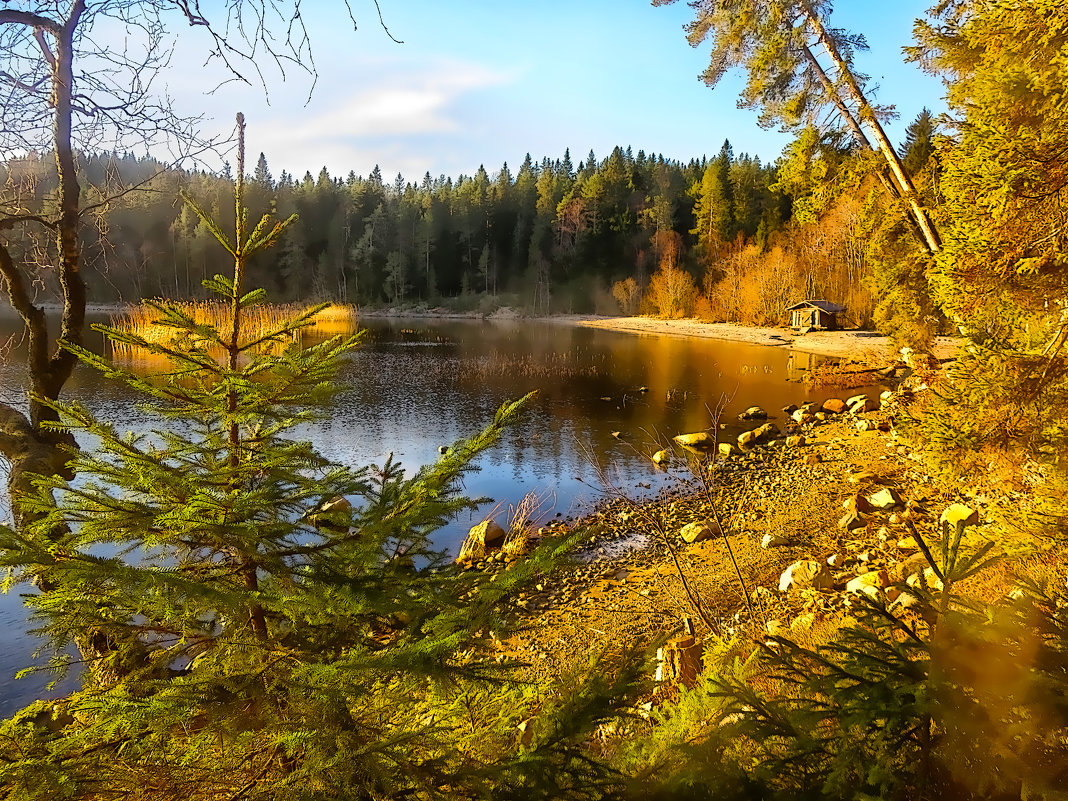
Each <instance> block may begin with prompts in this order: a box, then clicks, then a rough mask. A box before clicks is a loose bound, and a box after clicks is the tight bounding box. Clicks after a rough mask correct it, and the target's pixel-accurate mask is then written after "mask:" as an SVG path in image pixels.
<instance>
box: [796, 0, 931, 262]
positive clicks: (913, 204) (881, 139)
mask: <svg viewBox="0 0 1068 801" xmlns="http://www.w3.org/2000/svg"><path fill="white" fill-rule="evenodd" d="M801 9H802V15H803V17H804V20H805V24H806V25H808V26H809V27H810V28H811V30H812V32H813V33H814V34H815V36H816V39H817V40H818V41H819V43H820V45H822V46H823V48H824V50H826V51H827V55H829V56H830V58H831V60H832V61H833V62H834V65H835V67H837V68H838V74H839V76H840V79H841V82H842V84H843V85H844V86H845V89H846V92H848V94H849V98H850V100H852V101H853V103H855V104H856V107H857V113H858V114H859V115H860V119H859V120H857V119H856V118H855V117H854V116H853V115H852V114H848V115H847V117H846V118H847V120H848V121H849V122H850V123H851V124H852V126H853V127H854V129H856V128H857V127H859V126H860V125H861V124H864V125H867V126H868V128H869V129H870V130H871V132H872V134H873V135H874V136H875V141H876V144H877V145H878V147H877V148H872V149H873V150H877V151H878V152H879V153H880V154H881V155H882V156H883V158H884V159H885V160H886V165H887V167H888V168H889V169H890V172H891V174H892V175H893V177H894V180H895V182H896V184H897V187H896V188H897V190H898V191H897V193H896V194H898V195H899V196H900V197H901V198H902V199H903V200H904V201H905V203H906V204H908V207H909V210H910V212H911V216H912V218H913V220H914V222H915V223H916V225H917V226H918V227H919V229H920V232H921V234H922V240H923V243H924V245H925V246H926V248H927V250H928V251H930V252H931V253H937V252H938V251H940V250H941V249H942V239H941V237H940V236H939V235H938V231H937V229H936V228H935V226H934V223H933V222H931V218H930V215H928V213H927V209H926V208H924V206H923V204H922V203H921V202H920V197H919V194H918V193H917V192H916V187H915V186H914V185H913V183H912V179H911V178H909V176H908V173H906V172H905V168H904V166H903V165H902V164H901V159H900V158H899V157H898V155H897V151H896V150H894V146H893V145H892V144H890V140H889V139H888V138H887V136H886V131H884V130H883V126H882V124H881V123H880V122H879V118H878V117H877V115H876V114H875V109H873V108H872V107H871V104H870V103H869V102H868V99H867V98H866V97H865V96H864V92H863V91H862V90H861V88H860V86H859V85H858V84H857V80H856V78H855V77H854V76H853V72H852V70H850V69H849V65H848V64H846V63H845V60H844V59H843V58H842V55H841V53H840V52H839V51H838V47H837V45H835V43H834V40H833V39H832V38H831V37H830V36H828V35H827V30H826V29H825V28H824V27H823V23H822V22H821V21H820V18H819V16H818V15H817V14H816V13H815V12H814V11H813V10H812V8H811V7H810V6H809V4H808V3H806V2H803V3H801ZM820 73H821V74H822V73H823V71H822V69H820ZM831 99H832V100H834V101H835V105H836V106H838V108H839V110H842V108H843V106H844V105H845V103H844V102H843V101H842V99H841V97H840V95H839V94H838V92H837V91H833V90H832V93H831ZM862 141H867V139H866V138H865V139H863V140H862ZM868 146H869V147H871V145H870V143H869V145H868ZM884 185H885V183H884Z"/></svg>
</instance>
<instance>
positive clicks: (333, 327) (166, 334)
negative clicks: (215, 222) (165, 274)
mask: <svg viewBox="0 0 1068 801" xmlns="http://www.w3.org/2000/svg"><path fill="white" fill-rule="evenodd" d="M167 304H168V305H169V306H172V307H176V308H178V309H179V310H180V311H182V312H183V313H185V314H187V315H189V316H191V317H192V318H193V320H194V321H195V322H196V323H197V324H199V325H211V326H213V327H214V328H215V329H216V330H217V331H219V332H220V334H222V335H223V336H224V337H225V336H226V334H227V332H228V331H229V330H230V305H229V304H228V303H216V302H208V301H196V302H194V301H178V302H176V301H167ZM310 308H311V306H309V305H306V304H300V303H281V304H274V303H264V304H261V305H258V306H251V307H249V308H246V309H244V310H243V311H242V312H241V330H242V333H243V335H244V336H242V338H241V339H242V341H243V342H254V341H256V340H258V339H261V338H262V337H265V336H267V335H268V334H270V333H272V332H274V331H277V330H279V329H280V328H282V327H283V326H284V325H285V323H286V321H287V320H292V319H293V318H294V317H297V316H299V315H301V314H304V313H305V312H307V310H308V309H310ZM159 318H160V314H159V312H158V311H156V310H155V309H154V308H152V307H151V306H148V305H146V304H143V303H141V304H136V305H130V306H128V307H126V308H125V309H124V310H123V311H122V312H120V313H118V314H114V315H112V316H111V320H110V322H111V327H112V328H114V329H115V330H117V331H119V332H120V333H123V334H130V335H133V336H137V337H140V338H141V339H144V340H145V341H146V342H150V343H152V344H156V345H162V346H164V347H173V346H174V345H176V344H178V341H179V339H181V338H183V337H185V336H186V332H185V331H181V330H179V329H176V328H171V327H169V326H165V325H159V324H157V320H159ZM358 318H359V315H358V313H357V310H356V307H355V306H352V305H348V304H331V305H329V306H327V307H326V308H325V309H323V310H322V311H320V312H318V313H317V314H316V315H315V317H313V318H312V321H311V325H308V326H305V327H303V328H300V329H298V330H296V331H293V332H291V333H290V335H289V336H286V337H282V338H277V339H271V340H267V341H265V342H263V343H261V344H260V345H258V346H257V348H256V350H257V351H258V352H260V353H271V352H274V353H278V352H280V351H281V350H282V349H284V348H285V347H286V346H287V345H288V344H289V343H290V342H293V341H297V342H299V341H301V340H302V339H303V338H304V337H312V338H326V337H330V336H334V335H335V334H347V333H351V332H353V331H355V330H356V326H357V323H358ZM204 342H205V340H200V341H197V340H196V339H195V338H194V339H193V340H192V341H190V342H188V343H186V344H187V346H192V347H195V346H201V345H203V344H204ZM111 348H112V355H113V356H114V357H115V358H117V359H146V358H153V357H154V356H155V354H153V353H151V352H150V351H148V350H146V349H144V348H142V347H138V346H136V345H132V344H130V343H127V342H116V341H112V343H111ZM215 350H220V349H219V348H218V347H214V348H213V347H209V348H208V352H209V353H211V354H212V355H213V356H218V355H219V354H217V353H215V352H214V351H215Z"/></svg>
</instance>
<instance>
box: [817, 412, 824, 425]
mask: <svg viewBox="0 0 1068 801" xmlns="http://www.w3.org/2000/svg"><path fill="white" fill-rule="evenodd" d="M816 419H817V420H819V421H820V422H821V423H822V422H824V421H825V420H826V419H827V412H816Z"/></svg>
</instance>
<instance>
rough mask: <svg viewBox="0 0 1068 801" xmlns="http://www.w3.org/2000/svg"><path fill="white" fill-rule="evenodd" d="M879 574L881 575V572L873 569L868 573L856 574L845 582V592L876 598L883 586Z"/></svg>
mask: <svg viewBox="0 0 1068 801" xmlns="http://www.w3.org/2000/svg"><path fill="white" fill-rule="evenodd" d="M880 575H882V573H881V572H880V573H877V572H875V571H874V570H873V571H871V572H870V573H864V574H863V575H860V576H857V577H856V578H855V579H852V580H851V581H849V582H848V583H847V584H846V592H848V593H852V594H854V595H867V596H868V597H869V598H872V599H876V598H878V597H879V593H880V592H882V587H883V585H882V584H881V582H880V578H879V577H880ZM887 583H889V581H888V582H887Z"/></svg>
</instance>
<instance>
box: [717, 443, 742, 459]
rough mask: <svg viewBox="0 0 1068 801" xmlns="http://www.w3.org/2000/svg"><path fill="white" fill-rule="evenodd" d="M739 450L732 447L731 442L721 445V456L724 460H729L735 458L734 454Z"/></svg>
mask: <svg viewBox="0 0 1068 801" xmlns="http://www.w3.org/2000/svg"><path fill="white" fill-rule="evenodd" d="M737 450H738V449H737V448H736V447H734V446H733V445H731V444H730V443H729V442H721V443H719V455H720V456H722V457H723V458H724V459H729V458H730V457H731V456H734V452H735V451H737Z"/></svg>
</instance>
